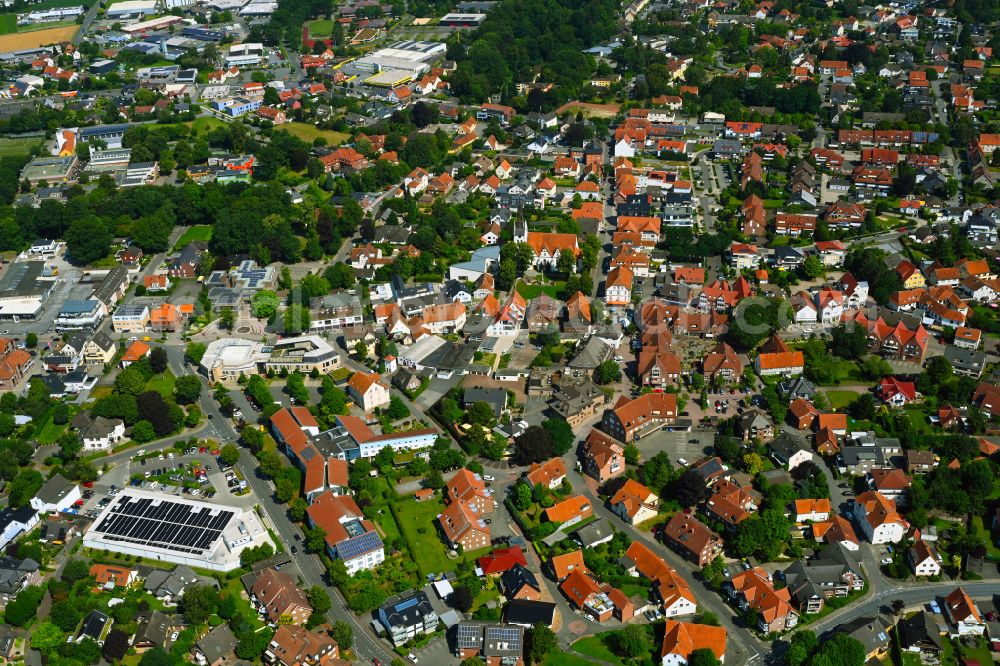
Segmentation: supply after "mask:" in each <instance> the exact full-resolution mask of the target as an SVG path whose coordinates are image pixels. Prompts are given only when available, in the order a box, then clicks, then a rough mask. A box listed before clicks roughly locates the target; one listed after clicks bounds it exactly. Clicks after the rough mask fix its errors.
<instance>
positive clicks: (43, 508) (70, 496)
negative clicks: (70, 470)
mask: <svg viewBox="0 0 1000 666" xmlns="http://www.w3.org/2000/svg"><path fill="white" fill-rule="evenodd" d="M79 499H81V495H80V486H78V485H77V484H75V483H73V482H71V481H68V480H67V479H66V478H65V477H63V475H62V474H56V475H55V476H53V477H52V478H51V479H49V480H48V481H46V482H45V485H43V486H42V487H41V488H40V489H39V490H38V492H37V493H36V494H35V496H34V497H32V498H31V500H30V502H29V503H30V504H31V507H32V508H33V509H35V510H36V511H38V512H40V513H56V512H59V511H66V510H67V509H69V508H70V507H72V506H73V504H74V503H75V502H76V501H77V500H79Z"/></svg>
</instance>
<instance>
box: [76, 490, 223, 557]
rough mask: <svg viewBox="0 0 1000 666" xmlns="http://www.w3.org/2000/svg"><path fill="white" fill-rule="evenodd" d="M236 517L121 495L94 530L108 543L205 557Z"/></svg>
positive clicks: (147, 498)
mask: <svg viewBox="0 0 1000 666" xmlns="http://www.w3.org/2000/svg"><path fill="white" fill-rule="evenodd" d="M234 515H235V513H234V512H233V511H227V510H225V509H219V508H215V507H209V506H198V505H193V504H181V503H179V502H171V501H168V500H160V499H153V498H149V497H130V496H128V495H122V496H119V497H118V499H117V501H116V502H115V504H113V505H112V506H111V509H110V510H109V511H108V513H107V514H105V516H104V519H103V520H101V522H100V523H99V524H98V525H97V527H96V528H95V529H96V531H97V532H102V533H103V534H104V538H105V539H107V540H108V541H120V542H124V543H134V544H140V545H145V546H151V547H154V548H163V549H166V550H172V551H175V552H179V553H193V554H196V555H202V554H204V553H205V552H206V551H208V550H210V549H211V547H212V545H213V544H214V543H215V542H216V540H217V539H218V538H219V535H220V534H221V533H222V530H224V529H225V528H226V526H227V525H228V524H229V522H230V521H231V520H232V519H233V516H234Z"/></svg>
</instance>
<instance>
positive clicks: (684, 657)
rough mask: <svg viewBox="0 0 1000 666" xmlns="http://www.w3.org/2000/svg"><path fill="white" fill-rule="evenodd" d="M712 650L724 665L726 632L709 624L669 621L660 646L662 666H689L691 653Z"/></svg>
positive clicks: (665, 626)
mask: <svg viewBox="0 0 1000 666" xmlns="http://www.w3.org/2000/svg"><path fill="white" fill-rule="evenodd" d="M696 650H710V651H711V652H712V654H714V655H715V658H716V659H718V660H719V663H722V662H723V660H724V659H725V656H726V630H725V629H723V628H722V627H715V626H711V625H707V624H691V623H687V622H676V621H674V620H667V622H666V624H665V625H664V627H663V643H662V644H661V646H660V663H661V664H662V666H687V663H688V660H689V659H690V658H691V653H692V652H695V651H696Z"/></svg>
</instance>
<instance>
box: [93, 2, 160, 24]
mask: <svg viewBox="0 0 1000 666" xmlns="http://www.w3.org/2000/svg"><path fill="white" fill-rule="evenodd" d="M156 5H157V2H156V0H124V1H123V2H116V3H115V4H113V5H111V6H110V7H108V9H107V12H106V14H105V16H107V18H108V19H123V18H139V17H142V16H151V15H152V14H155V13H156Z"/></svg>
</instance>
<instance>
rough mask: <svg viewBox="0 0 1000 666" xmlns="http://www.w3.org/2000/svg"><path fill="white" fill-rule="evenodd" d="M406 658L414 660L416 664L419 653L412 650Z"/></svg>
mask: <svg viewBox="0 0 1000 666" xmlns="http://www.w3.org/2000/svg"><path fill="white" fill-rule="evenodd" d="M406 658H407V659H409V660H410V661H412V662H413V663H414V664H415V663H417V655H415V654H413V653H412V652H411V653H410V654H408V655H406Z"/></svg>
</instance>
